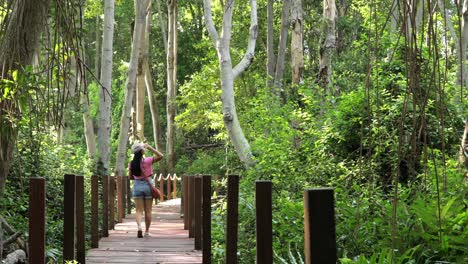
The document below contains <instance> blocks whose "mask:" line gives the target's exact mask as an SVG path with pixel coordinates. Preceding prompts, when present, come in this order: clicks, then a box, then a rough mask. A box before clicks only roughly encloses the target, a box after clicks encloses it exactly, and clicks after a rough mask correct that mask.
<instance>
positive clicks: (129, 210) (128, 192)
mask: <svg viewBox="0 0 468 264" xmlns="http://www.w3.org/2000/svg"><path fill="white" fill-rule="evenodd" d="M125 178H126V181H125V182H126V183H127V185H126V188H127V190H126V192H125V194H126V195H127V196H126V197H127V204H126V208H127V214H131V213H132V188H131V187H130V178H129V177H125Z"/></svg>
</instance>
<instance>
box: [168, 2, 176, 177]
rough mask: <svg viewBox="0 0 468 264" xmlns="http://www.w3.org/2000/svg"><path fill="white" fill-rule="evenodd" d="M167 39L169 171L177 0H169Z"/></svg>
mask: <svg viewBox="0 0 468 264" xmlns="http://www.w3.org/2000/svg"><path fill="white" fill-rule="evenodd" d="M167 8H168V37H169V38H168V41H167V48H168V49H167V102H166V104H167V105H166V107H167V142H166V152H167V170H168V171H167V172H168V173H173V172H174V168H175V140H176V135H175V116H176V93H177V92H176V91H177V0H168V2H167Z"/></svg>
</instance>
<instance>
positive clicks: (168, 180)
mask: <svg viewBox="0 0 468 264" xmlns="http://www.w3.org/2000/svg"><path fill="white" fill-rule="evenodd" d="M166 185H167V199H168V200H170V199H172V198H171V174H167V182H166Z"/></svg>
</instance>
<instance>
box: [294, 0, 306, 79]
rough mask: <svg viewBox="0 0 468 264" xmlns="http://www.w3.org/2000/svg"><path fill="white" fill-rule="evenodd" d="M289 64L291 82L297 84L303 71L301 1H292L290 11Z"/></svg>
mask: <svg viewBox="0 0 468 264" xmlns="http://www.w3.org/2000/svg"><path fill="white" fill-rule="evenodd" d="M291 21H292V23H291V24H292V36H291V64H292V82H293V83H294V84H299V82H300V81H301V78H302V70H303V69H304V55H303V46H302V23H303V20H302V0H293V2H292V9H291Z"/></svg>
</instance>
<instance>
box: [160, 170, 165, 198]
mask: <svg viewBox="0 0 468 264" xmlns="http://www.w3.org/2000/svg"><path fill="white" fill-rule="evenodd" d="M159 176H160V177H161V178H160V179H159V190H160V191H161V194H162V196H161V200H160V201H161V202H163V201H164V176H163V175H162V174H160V175H159Z"/></svg>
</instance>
